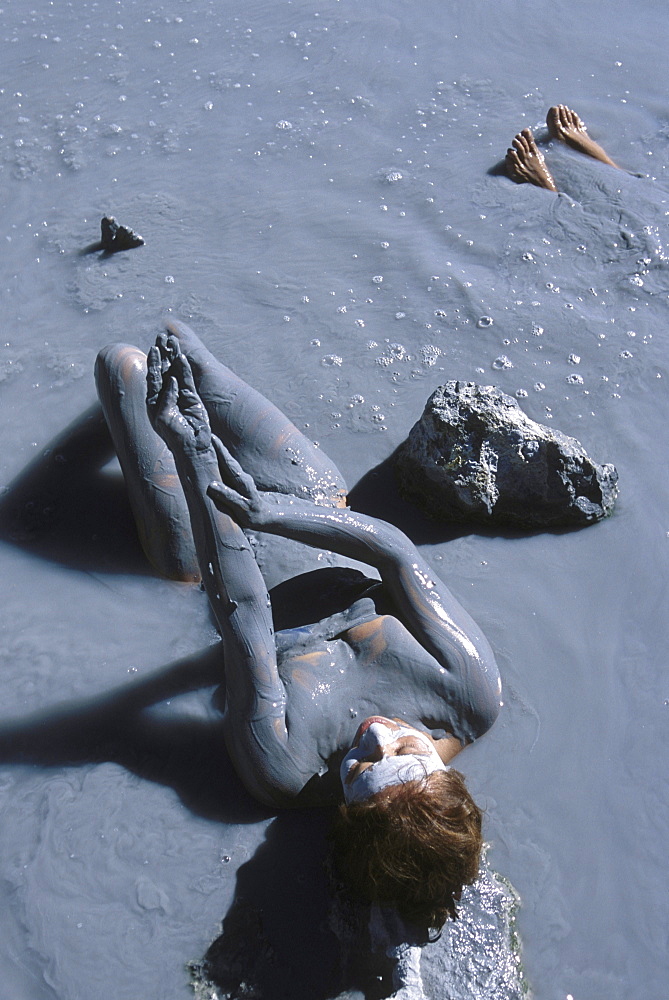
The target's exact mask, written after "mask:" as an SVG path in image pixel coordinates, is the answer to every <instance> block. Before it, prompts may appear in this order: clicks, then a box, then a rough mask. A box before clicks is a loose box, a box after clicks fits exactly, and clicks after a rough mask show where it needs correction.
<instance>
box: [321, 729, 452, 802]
mask: <svg viewBox="0 0 669 1000" xmlns="http://www.w3.org/2000/svg"><path fill="white" fill-rule="evenodd" d="M444 770H446V765H445V764H444V763H443V761H442V760H441V758H440V757H439V754H438V753H437V749H436V745H435V742H434V740H432V738H431V737H430V736H428V735H427V733H423V732H421V731H420V730H419V729H416V728H415V727H414V726H410V725H409V724H408V723H406V722H401V721H400V720H399V719H397V720H392V719H386V718H385V717H384V716H381V715H373V716H371V717H370V718H369V719H365V721H364V722H362V723H361V725H360V726H359V727H358V731H357V733H356V734H355V739H354V740H353V746H352V747H351V749H350V750H349V752H348V753H347V754H346V756H345V757H344V759H343V761H342V764H341V769H340V776H341V783H342V787H343V789H344V799H345V801H346V803H347V805H350V804H351V803H352V802H360V801H363V800H365V799H368V798H370V796H372V795H376V794H377V793H379V792H381V791H382V790H383V789H385V788H389V787H392V786H394V785H399V784H405V783H406V782H407V781H413V780H420V779H421V778H426V777H427V776H428V775H430V774H432V773H433V772H435V771H444Z"/></svg>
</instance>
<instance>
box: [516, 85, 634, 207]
mask: <svg viewBox="0 0 669 1000" xmlns="http://www.w3.org/2000/svg"><path fill="white" fill-rule="evenodd" d="M546 124H547V125H548V133H549V135H550V137H551V139H558V140H559V141H560V142H564V143H566V145H567V146H570V147H571V148H572V149H576V150H578V152H579V153H585V155H586V156H591V157H593V159H595V160H600V161H601V162H602V163H608V164H609V165H610V166H612V167H617V166H618V164H617V163H614V162H613V160H612V159H611V158H610V157H608V156H607V155H606V153H605V152H604V150H603V149H602V147H601V146H598V145H597V143H596V142H595V141H594V140H593V139H591V138H590V136H589V135H588V130H587V129H586V127H585V125H584V124H583V122H582V121H581V119H580V118H579V116H578V115H577V114H576V112H575V111H572V110H571V109H570V108H567V107H565V105H564V104H558V105H557V106H556V107H553V108H550V110H549V112H548V114H547V115H546ZM504 164H505V167H506V172H507V174H508V176H509V177H510V178H511V180H512V181H515V182H516V184H536V186H537V187H542V188H546V189H547V190H548V191H557V186H556V184H555V181H554V180H553V175H552V174H551V172H550V170H549V169H548V167H547V166H546V161H545V159H544V155H543V153H542V152H541V151H540V150H539V148H538V146H537V144H536V142H535V139H534V136H533V135H532V130H531V129H529V128H524V129H523V131H522V132H519V133H518V135H517V136H516V137H515V139H514V140H513V145H512V147H511V148H510V149H508V150H507V153H506V158H505V160H504Z"/></svg>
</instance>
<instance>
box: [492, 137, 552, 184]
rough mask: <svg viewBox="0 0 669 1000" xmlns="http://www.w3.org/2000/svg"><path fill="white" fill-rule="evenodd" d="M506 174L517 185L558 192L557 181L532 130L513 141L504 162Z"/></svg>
mask: <svg viewBox="0 0 669 1000" xmlns="http://www.w3.org/2000/svg"><path fill="white" fill-rule="evenodd" d="M504 163H505V166H506V172H507V174H508V175H509V177H510V178H511V180H512V181H515V182H516V184H535V185H536V186H537V187H542V188H546V190H548V191H557V187H556V186H555V181H554V180H553V177H552V175H551V172H550V170H549V169H548V167H547V166H546V161H545V160H544V156H543V153H541V152H540V151H539V149H538V148H537V144H536V142H535V141H534V136H533V135H532V130H531V129H529V128H524V129H523V131H522V132H519V133H518V135H517V136H516V137H515V139H514V140H513V144H512V146H511V147H510V148H509V149H508V150H507V152H506V159H505V161H504Z"/></svg>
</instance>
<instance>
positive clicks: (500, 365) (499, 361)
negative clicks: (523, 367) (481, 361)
mask: <svg viewBox="0 0 669 1000" xmlns="http://www.w3.org/2000/svg"><path fill="white" fill-rule="evenodd" d="M492 367H493V368H494V369H495V370H496V371H502V370H504V369H506V368H513V361H511V360H510V359H509V358H507V356H506V354H500V356H499V357H498V358H495V360H494V361H493V363H492Z"/></svg>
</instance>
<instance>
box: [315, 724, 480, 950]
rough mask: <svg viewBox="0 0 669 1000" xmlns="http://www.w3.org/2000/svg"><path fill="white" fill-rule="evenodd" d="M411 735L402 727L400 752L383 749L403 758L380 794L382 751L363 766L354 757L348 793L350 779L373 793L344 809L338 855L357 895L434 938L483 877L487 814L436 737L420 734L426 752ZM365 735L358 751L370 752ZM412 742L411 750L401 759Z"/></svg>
mask: <svg viewBox="0 0 669 1000" xmlns="http://www.w3.org/2000/svg"><path fill="white" fill-rule="evenodd" d="M368 721H369V720H366V722H367V723H368ZM383 721H387V720H383ZM365 725H366V723H363V726H365ZM362 728H363V727H361V729H362ZM368 728H369V727H368ZM408 728H409V727H405V726H404V725H397V726H396V730H397V731H399V730H402V731H401V732H399V733H398V738H399V740H400V745H399V748H398V747H393V746H392V745H386V746H382V747H381V749H386V750H397V749H399V750H400V752H399V753H393V754H389V753H387V754H386V756H389V755H391V756H396V757H397V764H396V767H397V768H398V769H399V770H398V771H397V772H396V773H397V775H398V776H397V777H396V778H395V780H392V774H391V772H389V773H388V774H387V775H383V774H382V775H381V778H382V779H383V778H384V777H385V778H387V779H388V780H387V781H386V782H385V783H384V784H383V785H382V787H380V788H379V789H376V788H375V779H372V775H373V773H374V771H373V767H376V766H377V764H381V763H382V761H383V759H384V757H383V756H382V755H381V753H380V749H377V750H376V757H377V758H378V759H377V760H373V761H372V760H369V759H367V758H366V759H364V760H360V758H361V756H362V755H361V754H360V753H359V754H358V755H357V758H355V757H352V755H351V753H349V754H347V756H346V758H345V760H344V764H343V765H342V781H343V783H344V788H345V790H346V781H347V778H349V779H350V782H349V784H350V786H351V787H355V786H356V785H358V786H360V784H363V785H365V784H367V785H368V786H369V788H368V790H369V791H370V792H371V794H368V795H364V794H363V795H353V796H352V795H350V794H349V795H348V796H347V798H348V801H347V803H346V804H344V805H342V806H341V807H340V809H339V813H338V816H337V818H336V821H335V826H334V830H333V834H332V839H333V854H334V861H335V865H336V868H337V871H338V874H339V877H340V879H341V881H342V882H343V883H344V884H345V886H346V889H347V891H348V893H349V895H351V896H353V897H356V898H358V899H361V900H364V901H366V902H378V903H381V904H386V905H392V906H394V907H395V909H397V910H398V912H399V913H400V914H401V916H402V917H403V918H404V919H405V920H407V921H409V922H411V923H413V924H414V925H416V926H417V927H419V928H422V929H423V930H424V932H425V935H426V937H427V932H428V930H429V928H438V927H441V926H442V924H443V923H444V921H445V920H446V919H447V918H448V917H449V916H450V917H453V918H454V917H455V916H456V908H455V904H456V901H457V900H458V899H459V897H460V892H461V890H462V887H463V885H467V884H469V883H471V882H473V881H474V880H475V879H476V877H477V874H478V868H479V860H480V855H481V846H482V838H481V810H480V809H479V808H478V806H477V805H476V803H475V802H474V800H473V799H472V797H471V795H470V794H469V792H468V790H467V788H466V786H465V783H464V779H463V777H462V775H461V774H460V773H459V772H458V771H454V770H453V769H452V768H448V767H445V766H444V765H441V766H440V767H437V766H436V764H435V762H434V760H433V759H432V758H431V757H430V756H429V754H430V746H429V741H430V737H428V736H427V735H426V734H424V733H420V732H419V731H417V730H413V732H414V733H418V736H419V737H421V738H422V740H423V741H424V743H425V751H423V752H422V753H421V745H420V741H419V740H417V741H416V743H415V744H412V742H411V739H410V738H411V737H412V732H411V731H410V732H404V730H405V729H408ZM362 735H363V737H364V732H363V734H362ZM359 736H360V730H359V731H358V734H356V740H357V743H358V749H359V748H360V747H362V749H363V750H370V747H369V746H367V745H366V744H367V741H365V740H364V738H363V739H362V740H361V739H359ZM405 736H406V737H407V743H406V746H405V750H404V752H401V740H402V739H403V738H404V737H405ZM352 749H353V750H355V749H356V747H355V746H354V747H353V748H352ZM432 749H433V746H432ZM367 756H368V758H369V757H371V756H372V754H371V753H369V754H368V755H367ZM410 756H415V761H414V762H413V764H412V769H413V773H411V776H410V778H409V780H403V778H402V767H403V758H405V757H406V759H407V760H408V759H409V757H410ZM435 756H436V751H435ZM352 760H354V763H353V764H352V763H351V761H352ZM363 765H364V766H363ZM417 765H422V766H423V767H424V770H423V773H422V774H421V775H420V776H414V775H416V770H415V768H416V766H417ZM384 766H385V765H384ZM377 771H378V767H377ZM366 772H369V776H368V777H367V778H365V773H366ZM376 783H377V784H378V782H376Z"/></svg>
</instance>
